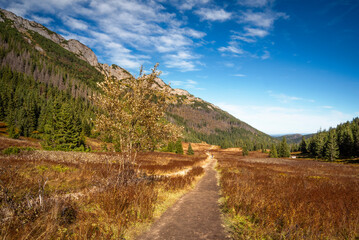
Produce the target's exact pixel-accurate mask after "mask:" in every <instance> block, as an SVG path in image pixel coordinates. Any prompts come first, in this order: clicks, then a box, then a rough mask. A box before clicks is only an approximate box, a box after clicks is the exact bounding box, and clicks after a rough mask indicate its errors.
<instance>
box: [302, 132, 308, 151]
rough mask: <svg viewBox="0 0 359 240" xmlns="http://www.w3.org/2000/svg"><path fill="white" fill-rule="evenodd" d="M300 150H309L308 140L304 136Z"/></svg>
mask: <svg viewBox="0 0 359 240" xmlns="http://www.w3.org/2000/svg"><path fill="white" fill-rule="evenodd" d="M300 151H301V152H302V153H304V154H305V153H307V152H308V150H307V141H306V140H305V137H304V136H302V142H301V143H300Z"/></svg>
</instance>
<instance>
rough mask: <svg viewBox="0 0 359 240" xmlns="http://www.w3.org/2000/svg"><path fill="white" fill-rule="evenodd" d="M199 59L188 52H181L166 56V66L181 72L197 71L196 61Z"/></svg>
mask: <svg viewBox="0 0 359 240" xmlns="http://www.w3.org/2000/svg"><path fill="white" fill-rule="evenodd" d="M197 58H199V56H197V55H194V54H191V53H190V52H188V51H179V52H177V53H176V54H168V55H165V66H167V67H169V68H177V69H180V71H181V72H188V71H196V70H198V68H197V64H196V62H195V61H194V59H197Z"/></svg>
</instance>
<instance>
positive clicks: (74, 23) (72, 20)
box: [63, 16, 88, 31]
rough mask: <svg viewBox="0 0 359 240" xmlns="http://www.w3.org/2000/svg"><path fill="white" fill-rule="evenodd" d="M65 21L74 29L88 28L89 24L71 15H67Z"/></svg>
mask: <svg viewBox="0 0 359 240" xmlns="http://www.w3.org/2000/svg"><path fill="white" fill-rule="evenodd" d="M63 21H64V23H65V24H66V25H67V26H68V27H70V28H71V29H74V30H82V31H84V30H87V28H88V26H87V24H86V23H85V22H84V21H81V20H78V19H75V18H72V17H69V16H65V17H64V18H63Z"/></svg>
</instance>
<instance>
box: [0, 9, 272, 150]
mask: <svg viewBox="0 0 359 240" xmlns="http://www.w3.org/2000/svg"><path fill="white" fill-rule="evenodd" d="M0 25H1V26H0V27H1V30H0V66H1V69H2V71H3V72H4V73H3V76H2V83H3V84H8V90H6V91H5V90H4V91H3V92H2V95H0V98H1V99H3V101H2V104H1V105H2V106H0V120H7V121H9V115H13V116H15V120H16V121H15V122H16V127H17V128H21V127H24V126H25V125H24V124H20V123H21V122H23V121H22V120H21V119H20V118H21V117H24V114H23V113H19V111H20V110H19V109H24V108H26V106H25V105H26V104H25V105H24V103H25V102H26V101H28V100H26V99H27V98H26V97H23V96H22V95H21V94H20V93H18V92H19V88H20V89H21V86H20V85H19V83H18V81H17V80H16V77H15V80H14V79H12V80H11V81H10V80H9V77H8V76H6V74H10V73H8V72H11V74H10V75H12V76H13V75H14V74H15V75H16V74H20V75H21V78H24V79H27V81H29V82H31V83H29V87H30V88H31V89H33V90H34V89H35V90H34V91H36V94H35V95H36V97H38V98H39V99H42V100H41V101H40V102H38V101H35V102H36V104H35V105H36V106H35V108H37V109H36V111H35V112H34V114H35V118H36V119H35V121H34V123H33V127H32V129H31V131H28V133H27V134H30V135H31V134H32V132H33V131H38V132H39V133H40V134H41V133H42V132H43V131H44V129H43V126H42V127H40V125H41V124H40V120H39V118H40V115H41V113H42V112H48V111H45V110H46V108H49V106H48V105H47V103H48V100H49V98H51V97H50V96H49V95H51V96H52V97H53V99H52V101H55V100H56V99H58V98H59V97H58V96H61V98H62V99H67V100H66V101H70V102H71V101H72V102H77V106H78V107H77V108H78V109H75V110H74V111H75V112H76V113H79V115H81V121H82V125H83V127H86V128H87V129H89V128H91V122H90V120H89V119H90V118H92V117H93V116H94V115H93V114H91V112H92V113H93V109H92V108H91V106H90V105H91V103H89V100H88V99H89V96H91V95H92V94H93V93H94V92H97V91H98V89H97V83H98V82H101V81H102V80H103V79H104V77H114V78H118V79H123V78H128V77H130V76H131V75H130V73H129V72H128V71H126V70H125V69H123V68H121V67H119V66H117V65H111V66H110V65H108V64H102V63H99V62H98V61H97V57H96V55H95V54H94V52H93V51H92V50H91V49H90V48H88V47H87V46H85V45H83V44H82V43H80V42H78V41H77V40H73V39H71V40H66V39H65V38H63V37H62V36H61V35H59V34H57V33H55V32H53V31H51V30H49V29H47V28H46V27H44V26H42V25H41V24H38V23H36V22H33V21H28V20H26V19H23V18H21V17H19V16H16V15H15V14H13V13H11V12H8V11H6V10H2V9H0ZM5 73H6V74H5ZM13 78H14V77H13ZM28 78H29V79H28ZM10 82H11V83H10ZM153 87H154V88H159V89H162V90H166V91H167V92H168V94H169V96H168V99H169V101H170V108H169V109H168V119H169V120H170V121H172V122H174V123H176V124H178V125H181V126H183V127H184V129H185V140H188V141H194V142H199V141H206V142H208V143H210V144H217V145H221V146H223V147H231V146H243V145H245V144H247V145H249V147H250V148H251V147H253V146H255V145H257V146H260V145H263V144H264V145H266V144H268V143H269V142H271V141H274V140H273V138H271V137H270V136H268V135H266V134H264V133H262V132H260V131H258V130H257V129H255V128H253V127H251V126H250V125H248V124H246V123H245V122H242V121H240V120H238V119H236V118H235V117H233V116H232V115H230V114H229V113H227V112H225V111H223V110H221V109H220V108H218V107H216V106H214V105H213V104H211V103H208V102H206V101H204V100H202V99H200V98H197V97H195V96H193V95H191V94H190V93H188V92H187V91H185V90H182V89H172V88H171V87H170V86H169V85H167V84H166V83H164V82H163V81H162V80H161V79H159V78H158V79H156V83H155V85H154V86H153ZM49 88H51V89H52V90H51V92H52V94H49V92H48V91H49V90H48V89H49ZM9 89H11V90H9ZM41 89H42V90H41ZM43 89H46V90H43ZM9 91H10V93H11V92H12V93H11V94H10V93H9ZM21 91H26V90H25V89H22V90H21ZM16 92H17V94H18V95H19V97H20V95H21V98H22V99H23V100H22V103H19V105H18V106H17V108H18V110H16V111H15V110H14V111H13V110H9V109H8V108H9V104H11V103H12V101H13V100H14V96H15V95H16ZM33 98H34V97H33ZM1 109H3V110H1ZM1 111H2V112H3V113H1ZM22 112H24V111H22ZM25 115H26V114H25ZM12 118H13V117H12ZM13 120H14V119H13ZM45 122H46V121H45ZM87 133H88V134H90V131H89V130H88V131H87ZM20 134H24V131H22V132H20Z"/></svg>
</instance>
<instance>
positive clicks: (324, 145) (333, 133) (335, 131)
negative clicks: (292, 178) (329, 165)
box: [299, 118, 359, 161]
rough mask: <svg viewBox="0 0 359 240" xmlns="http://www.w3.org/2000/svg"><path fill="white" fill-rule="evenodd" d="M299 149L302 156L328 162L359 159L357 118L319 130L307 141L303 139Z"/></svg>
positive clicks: (358, 125)
mask: <svg viewBox="0 0 359 240" xmlns="http://www.w3.org/2000/svg"><path fill="white" fill-rule="evenodd" d="M299 149H300V151H301V152H302V153H303V154H307V155H309V156H311V157H314V158H322V159H327V160H329V161H333V160H334V159H336V158H354V157H359V118H354V119H353V120H352V121H350V122H349V121H348V122H345V123H342V124H339V125H338V126H337V127H336V128H330V129H329V130H326V131H322V130H320V131H319V132H318V133H316V134H315V135H314V136H312V137H311V138H309V139H308V140H306V139H305V138H304V137H303V139H302V142H301V143H300V144H299Z"/></svg>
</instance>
